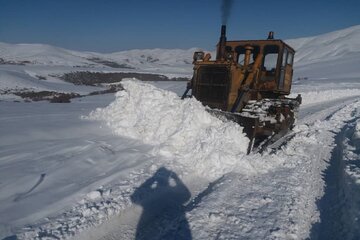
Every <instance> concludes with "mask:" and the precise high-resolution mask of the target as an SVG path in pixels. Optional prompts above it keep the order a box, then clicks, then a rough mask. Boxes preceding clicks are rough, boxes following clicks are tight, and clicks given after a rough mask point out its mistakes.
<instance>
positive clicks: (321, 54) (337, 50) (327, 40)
mask: <svg viewBox="0 0 360 240" xmlns="http://www.w3.org/2000/svg"><path fill="white" fill-rule="evenodd" d="M359 39H360V25H357V26H353V27H349V28H346V29H342V30H339V31H335V32H331V33H327V34H322V35H319V36H315V37H306V38H298V39H292V40H286V42H287V43H288V44H289V45H290V46H292V47H293V48H294V49H295V50H296V57H295V64H296V65H297V66H299V65H303V64H311V63H316V62H326V61H330V60H339V59H344V58H346V59H347V58H352V59H356V58H360V41H359Z"/></svg>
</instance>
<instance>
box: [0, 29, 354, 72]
mask: <svg viewBox="0 0 360 240" xmlns="http://www.w3.org/2000/svg"><path fill="white" fill-rule="evenodd" d="M359 38H360V25H357V26H353V27H349V28H346V29H342V30H339V31H335V32H331V33H327V34H323V35H319V36H315V37H306V38H298V39H290V40H285V41H286V42H287V43H289V44H290V45H291V46H292V47H294V48H295V50H296V51H297V53H296V58H295V63H296V64H297V65H303V64H309V63H316V62H324V61H329V60H336V59H341V58H350V57H351V58H356V57H359V54H360V41H359ZM195 50H198V48H191V49H187V50H182V49H144V50H140V49H135V50H128V51H121V52H114V53H109V54H103V53H95V52H79V51H72V50H67V49H63V48H59V47H53V46H50V45H45V44H8V43H0V64H1V61H2V62H3V63H22V64H36V65H47V66H56V65H60V66H104V65H105V66H109V65H110V66H113V67H116V68H121V67H123V68H135V69H146V68H154V67H155V66H158V67H164V66H173V67H177V68H181V67H183V68H189V65H191V61H192V54H193V52H194V51H195ZM1 59H2V60H1ZM111 63H113V64H112V65H111Z"/></svg>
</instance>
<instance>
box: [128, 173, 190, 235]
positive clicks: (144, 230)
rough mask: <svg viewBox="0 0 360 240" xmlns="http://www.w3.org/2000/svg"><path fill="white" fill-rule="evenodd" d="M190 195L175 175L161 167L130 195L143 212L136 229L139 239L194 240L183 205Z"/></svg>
mask: <svg viewBox="0 0 360 240" xmlns="http://www.w3.org/2000/svg"><path fill="white" fill-rule="evenodd" d="M190 197H191V194H190V191H189V190H188V189H187V187H186V186H185V185H184V183H183V182H182V181H181V180H180V178H179V177H178V176H177V175H176V173H174V172H172V171H170V170H168V169H166V168H165V167H161V168H159V169H158V170H157V171H156V173H155V174H154V175H153V176H152V177H150V178H149V179H147V180H146V181H145V182H144V183H143V184H142V185H141V186H139V187H138V188H137V189H136V190H135V191H134V193H133V194H132V196H131V200H132V202H133V203H135V204H137V205H140V206H142V208H143V211H142V214H141V217H140V220H139V223H138V225H137V229H136V237H135V239H136V240H140V239H183V240H188V239H189V240H191V239H192V236H191V231H190V228H189V224H188V222H187V220H186V217H185V207H184V204H185V203H186V202H187V201H188V200H189V199H190Z"/></svg>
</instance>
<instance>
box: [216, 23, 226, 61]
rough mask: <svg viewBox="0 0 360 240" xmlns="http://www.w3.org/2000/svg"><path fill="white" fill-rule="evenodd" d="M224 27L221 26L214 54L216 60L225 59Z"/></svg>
mask: <svg viewBox="0 0 360 240" xmlns="http://www.w3.org/2000/svg"><path fill="white" fill-rule="evenodd" d="M225 45H226V25H221V34H220V40H219V44H218V49H217V53H216V60H221V59H225Z"/></svg>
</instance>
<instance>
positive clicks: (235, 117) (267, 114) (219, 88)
mask: <svg viewBox="0 0 360 240" xmlns="http://www.w3.org/2000/svg"><path fill="white" fill-rule="evenodd" d="M273 36H274V34H273V32H270V33H269V36H268V38H267V39H265V40H241V41H227V40H226V27H225V26H224V25H223V26H222V28H221V36H220V40H219V43H218V45H217V54H216V59H215V60H211V59H210V55H209V54H205V53H204V52H195V53H194V62H193V64H194V75H193V78H192V80H191V82H190V83H189V84H188V88H187V90H186V91H185V93H184V95H183V97H186V96H187V93H188V92H189V90H190V89H191V95H190V96H194V97H195V98H196V99H197V100H199V101H200V102H202V103H203V104H204V105H206V106H208V107H210V109H211V110H210V111H211V112H212V113H214V114H215V115H217V116H219V117H221V116H225V117H226V118H228V119H230V120H232V121H235V122H237V123H239V124H240V125H242V126H243V127H244V131H245V133H246V134H247V136H248V137H249V138H250V140H251V141H250V142H251V143H250V146H249V151H250V150H251V149H252V148H253V147H256V148H258V149H259V148H260V147H264V146H265V145H267V144H269V143H271V142H274V141H276V140H277V139H279V138H280V137H281V136H283V135H284V134H285V133H286V132H287V131H288V130H289V129H291V128H292V127H293V124H294V122H295V118H296V113H297V110H298V107H299V105H300V103H301V96H300V95H299V96H298V97H297V98H295V99H291V98H287V97H286V95H288V94H290V90H291V84H292V75H293V60H294V54H295V51H294V49H292V48H291V47H290V46H289V45H287V44H286V43H285V42H283V41H282V40H278V39H274V37H273Z"/></svg>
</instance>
